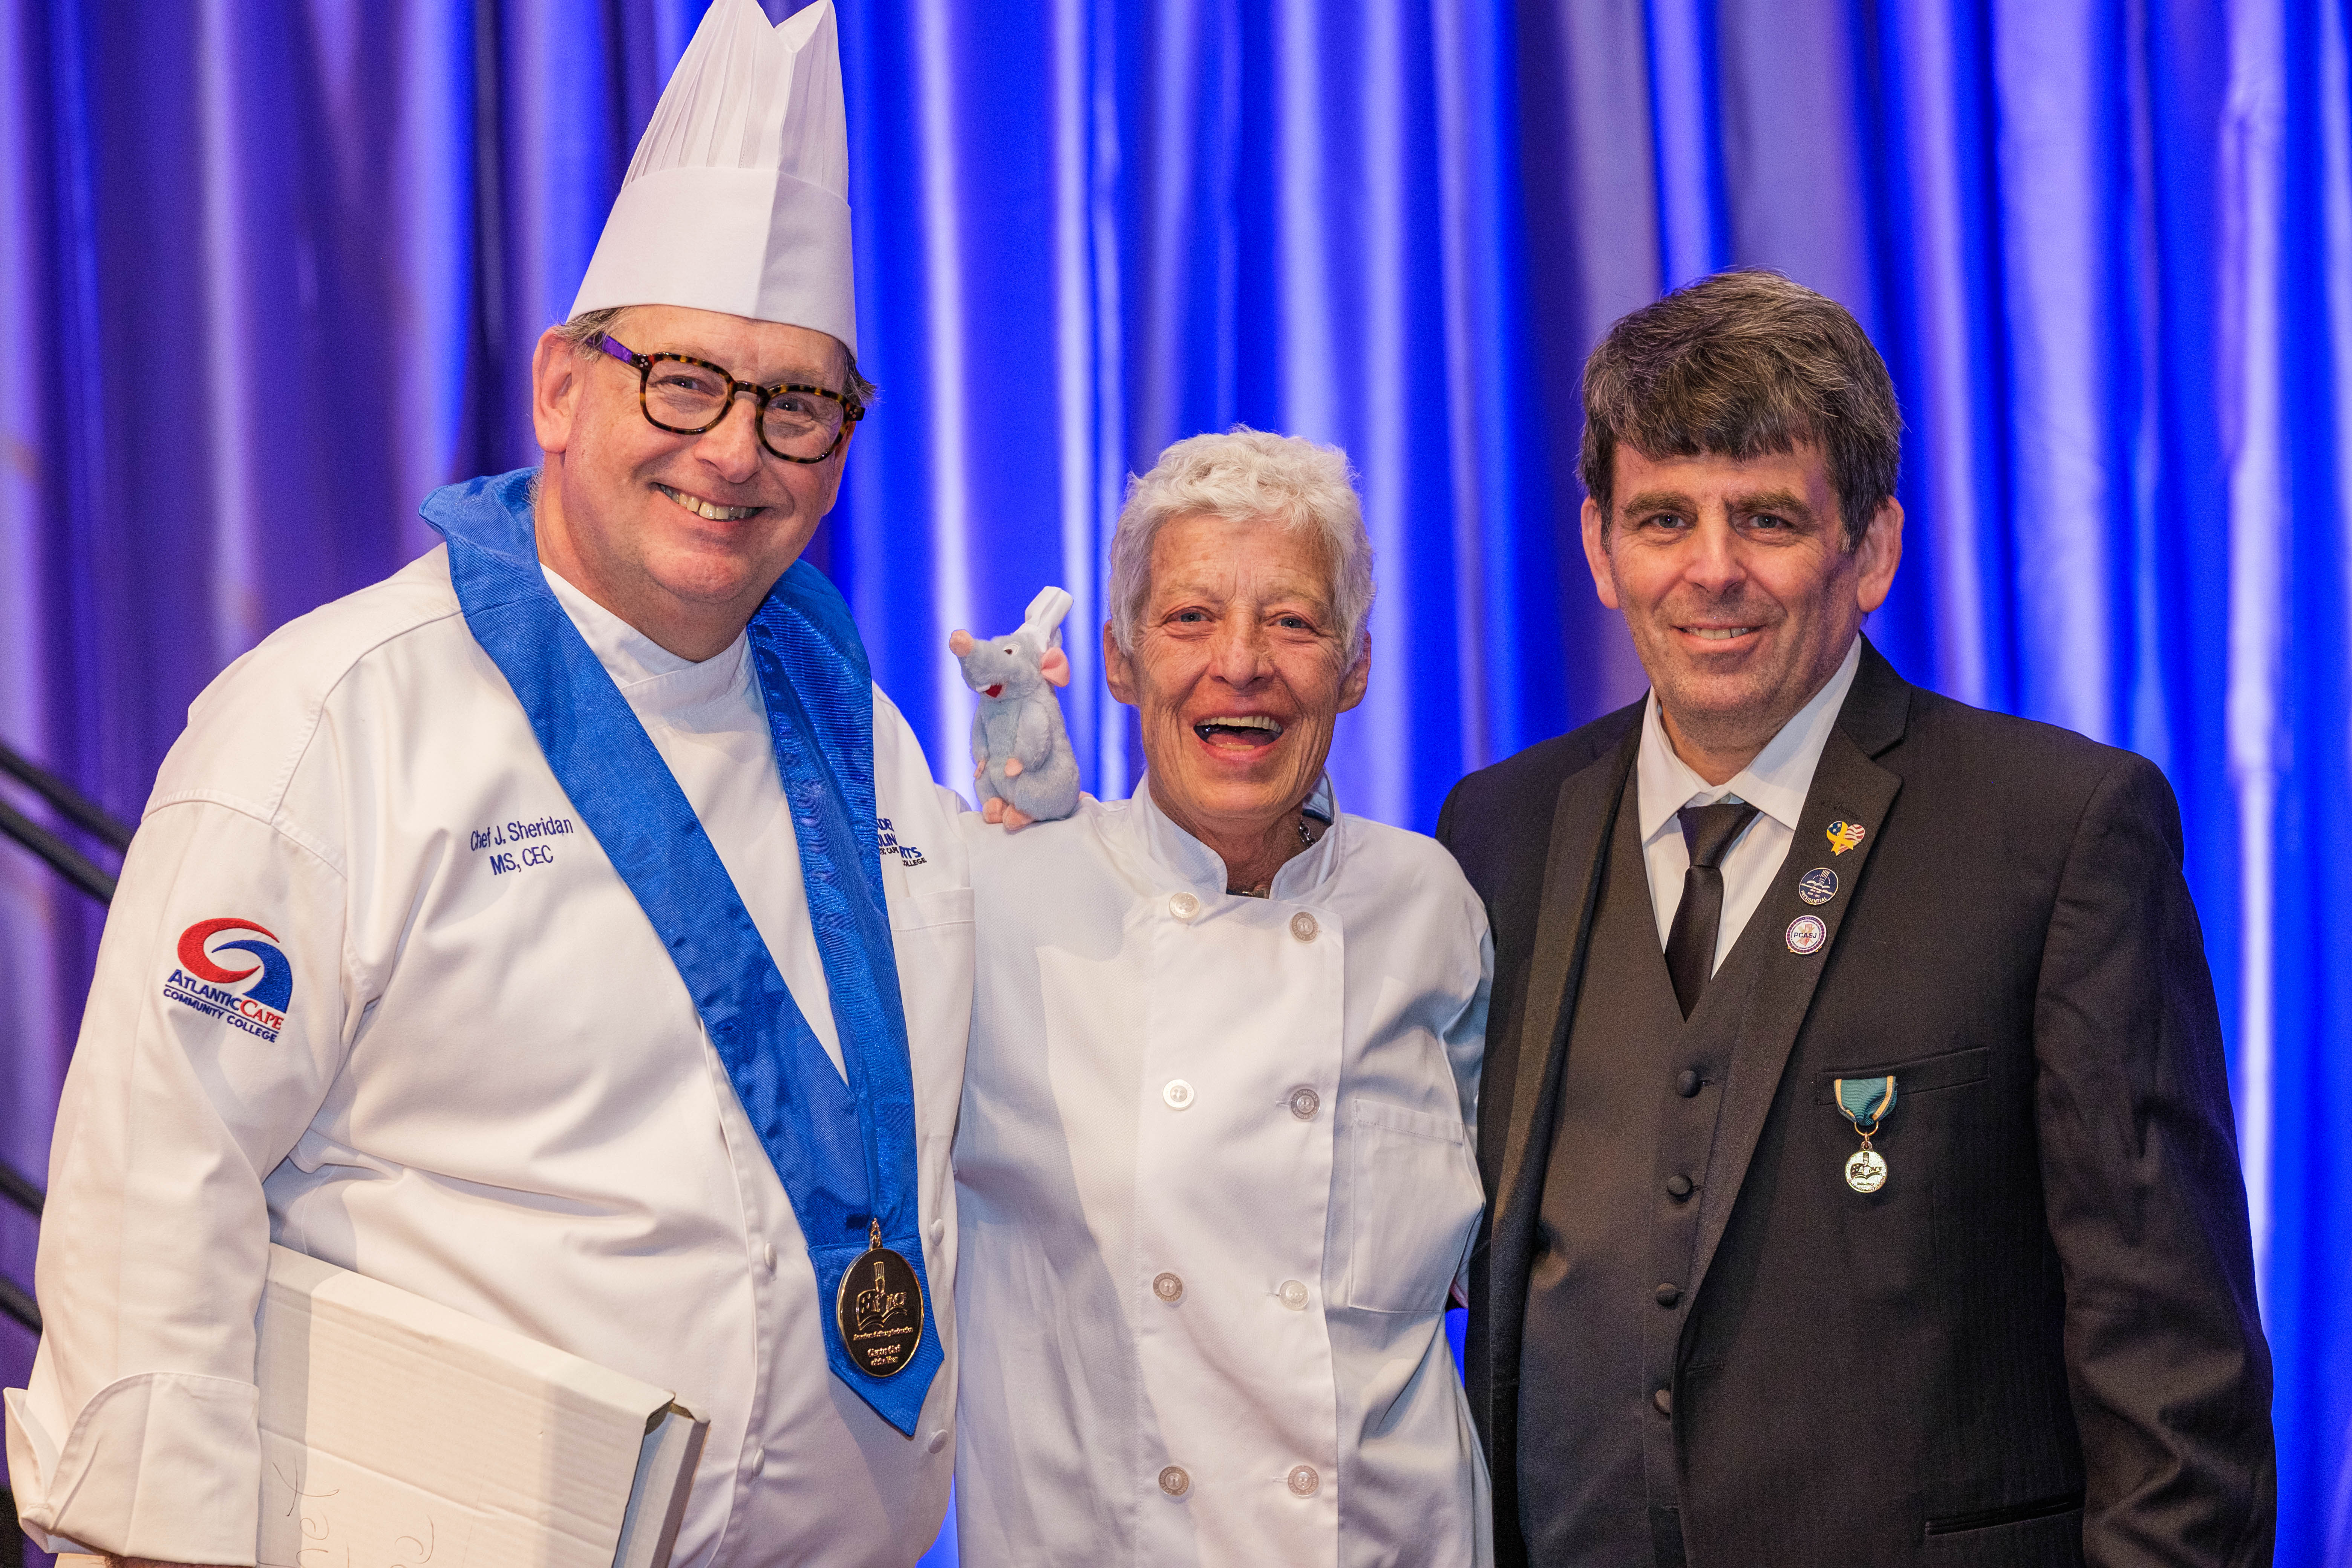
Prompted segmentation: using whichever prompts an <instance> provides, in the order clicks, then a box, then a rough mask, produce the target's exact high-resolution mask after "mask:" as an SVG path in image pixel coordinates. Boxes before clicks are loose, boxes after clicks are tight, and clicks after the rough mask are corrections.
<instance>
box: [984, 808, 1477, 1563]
mask: <svg viewBox="0 0 2352 1568" xmlns="http://www.w3.org/2000/svg"><path fill="white" fill-rule="evenodd" d="M1334 815H1335V817H1336V820H1335V821H1334V822H1333V824H1332V826H1331V827H1330V828H1329V830H1328V832H1327V833H1326V834H1325V835H1324V837H1322V839H1321V840H1320V842H1318V844H1317V845H1316V846H1315V847H1313V848H1311V849H1307V850H1304V851H1302V852H1301V853H1300V854H1298V855H1297V856H1296V857H1295V858H1292V859H1291V860H1290V861H1289V862H1288V863H1287V864H1286V865H1285V866H1284V867H1283V868H1282V869H1281V870H1280V871H1279V872H1278V873H1277V874H1276V877H1275V879H1274V882H1273V884H1272V887H1271V889H1270V897H1267V898H1264V899H1253V898H1244V897H1239V896H1235V895H1230V894H1228V893H1227V892H1226V891H1225V868H1224V866H1223V862H1222V861H1220V860H1219V859H1218V858H1217V857H1216V855H1215V854H1214V853H1213V852H1212V851H1211V850H1210V849H1209V848H1208V847H1206V846H1204V845H1202V843H1201V842H1200V841H1199V840H1197V839H1195V838H1193V837H1192V836H1191V835H1189V834H1187V833H1185V832H1184V831H1183V830H1182V829H1181V828H1179V827H1178V826H1176V825H1175V824H1174V823H1172V822H1171V821H1170V820H1169V818H1168V816H1166V814H1165V813H1163V812H1162V811H1160V808H1159V806H1158V805H1157V804H1156V803H1155V802H1153V801H1152V799H1151V797H1150V789H1149V787H1148V785H1146V786H1141V787H1139V788H1138V790H1137V792H1136V797H1135V799H1133V800H1131V801H1126V802H1119V803H1116V804H1108V803H1104V802H1100V801H1097V800H1095V799H1093V798H1092V797H1085V798H1082V799H1081V801H1080V803H1079V806H1078V811H1077V814H1076V816H1074V817H1072V818H1070V819H1068V820H1066V821H1062V822H1055V823H1047V824H1044V825H1041V826H1035V827H1031V828H1027V829H1024V831H1022V832H1020V833H1018V834H1014V835H1007V834H1005V833H1004V832H1003V830H1002V829H1000V828H994V827H987V826H981V825H980V824H979V823H978V819H977V818H967V819H965V820H966V823H967V834H968V837H969V838H970V841H971V864H972V885H973V892H974V899H975V903H976V906H977V908H978V910H979V918H978V920H977V921H976V922H975V925H976V929H977V931H979V932H980V948H979V955H978V966H977V973H978V979H977V984H976V987H975V991H974V1014H973V1024H972V1037H971V1057H970V1065H969V1068H968V1071H967V1073H966V1077H965V1084H964V1100H963V1119H962V1122H961V1126H960V1128H959V1130H958V1131H957V1134H956V1180H957V1184H958V1189H959V1194H960V1195H959V1199H958V1213H959V1216H960V1223H961V1226H962V1227H963V1249H962V1258H963V1266H962V1267H963V1272H962V1273H961V1275H960V1276H959V1278H958V1280H957V1298H958V1299H957V1307H958V1314H959V1322H960V1324H961V1350H962V1354H963V1384H962V1393H961V1405H960V1413H959V1420H958V1426H959V1434H960V1436H959V1444H960V1454H959V1459H958V1468H957V1471H956V1512H957V1521H958V1527H959V1529H958V1542H959V1546H960V1549H961V1553H962V1561H963V1562H964V1563H966V1564H967V1565H969V1568H1013V1565H1016V1564H1017V1565H1019V1568H1040V1565H1051V1568H1103V1565H1105V1564H1110V1563H1118V1564H1122V1565H1141V1564H1150V1565H1153V1568H1160V1565H1165V1568H1176V1565H1178V1564H1184V1565H1204V1564H1243V1563H1246V1564H1252V1565H1255V1564H1260V1563H1317V1564H1324V1565H1327V1568H1373V1565H1374V1564H1393V1563H1413V1564H1416V1565H1417V1568H1458V1565H1466V1564H1472V1563H1484V1562H1486V1561H1488V1560H1489V1553H1490V1552H1491V1546H1490V1543H1489V1536H1490V1529H1489V1523H1488V1517H1487V1489H1486V1471H1485V1468H1484V1464H1483V1462H1482V1460H1481V1459H1480V1458H1479V1451H1478V1445H1477V1438H1476V1435H1475V1432H1474V1430H1473V1429H1472V1426H1471V1421H1470V1414H1469V1405H1468V1403H1467V1401H1466V1399H1465V1395H1464V1393H1463V1389H1462V1382H1461V1378H1460V1377H1459V1375H1458V1374H1457V1373H1456V1372H1455V1369H1454V1358H1453V1354H1452V1352H1451V1350H1450V1348H1449V1347H1448V1345H1447V1343H1446V1340H1445V1334H1444V1326H1443V1320H1444V1307H1445V1301H1446V1296H1447V1292H1448V1289H1449V1288H1450V1287H1451V1286H1452V1284H1453V1282H1454V1279H1455V1277H1456V1275H1457V1272H1458V1271H1459V1269H1460V1268H1461V1267H1462V1265H1463V1264H1464V1262H1465V1258H1466V1256H1467V1252H1468V1248H1469V1243H1470V1237H1471V1233H1472V1231H1473V1229H1474V1228H1475V1225H1476V1222H1477V1217H1478V1213H1479V1209H1480V1207H1481V1204H1482V1192H1481V1188H1480V1186H1479V1182H1478V1173H1477V1170H1476V1166H1475V1148H1476V1141H1475V1136H1474V1134H1473V1131H1472V1126H1473V1123H1474V1121H1475V1116H1476V1110H1477V1082H1478V1065H1479V1058H1480V1052H1481V1049H1482V1046H1483V1040H1484V1033H1485V1024H1486V992H1487V985H1488V982H1489V978H1490V975H1491V973H1492V968H1493V960H1492V951H1493V950H1492V947H1491V945H1490V943H1489V942H1488V940H1487V935H1486V918H1485V915H1484V912H1483V911H1482V910H1481V908H1480V905H1479V901H1478V898H1477V895H1476V894H1475V893H1474V892H1473V891H1472V890H1471V889H1470V886H1469V884H1468V883H1467V882H1466V881H1465V879H1464V878H1463V876H1462V873H1461V870H1460V869H1459V868H1457V867H1456V866H1455V865H1454V861H1453V858H1451V857H1450V856H1448V855H1447V854H1446V853H1445V851H1444V849H1442V848H1440V847H1438V846H1437V845H1436V844H1435V843H1434V842H1433V841H1432V840H1430V839H1427V838H1424V837H1421V836H1420V835H1418V834H1412V833H1405V832H1402V831H1400V830H1398V829H1396V828H1393V827H1387V826H1381V825H1380V824H1377V823H1372V822H1367V821H1364V820H1362V819H1361V818H1358V817H1352V816H1346V815H1344V814H1339V813H1335V814H1334Z"/></svg>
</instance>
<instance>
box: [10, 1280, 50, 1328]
mask: <svg viewBox="0 0 2352 1568" xmlns="http://www.w3.org/2000/svg"><path fill="white" fill-rule="evenodd" d="M0 1312H5V1313H6V1314H7V1315H8V1316H9V1317H12V1318H14V1319H16V1321H18V1322H20V1323H22V1324H24V1325H25V1326H26V1328H28V1329H30V1330H32V1331H33V1332H35V1333H39V1332H40V1331H41V1304H40V1303H39V1302H38V1301H36V1300H33V1293H32V1292H31V1291H30V1290H27V1289H25V1288H24V1287H23V1286H21V1285H19V1284H17V1283H16V1281H15V1280H14V1279H9V1278H8V1277H7V1276H6V1275H5V1274H0Z"/></svg>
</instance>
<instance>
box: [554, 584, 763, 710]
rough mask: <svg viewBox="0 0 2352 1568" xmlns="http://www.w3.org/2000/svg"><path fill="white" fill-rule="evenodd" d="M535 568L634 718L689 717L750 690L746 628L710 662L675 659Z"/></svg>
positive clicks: (672, 655) (662, 648) (573, 588)
mask: <svg viewBox="0 0 2352 1568" xmlns="http://www.w3.org/2000/svg"><path fill="white" fill-rule="evenodd" d="M539 569H540V572H541V574H542V575H543V576H545V577H546V579H547V585H548V587H549V588H551V589H552V590H553V591H554V594H555V602H556V603H557V604H559V605H562V606H563V613H564V614H565V615H567V616H571V617H572V625H573V626H577V627H579V628H580V636H581V637H582V639H583V640H584V641H585V642H586V643H587V644H588V650H589V651H590V652H591V653H593V654H594V655H595V656H596V660H597V662H598V663H600V664H602V665H603V666H604V672H605V673H606V674H607V675H610V676H611V677H612V678H613V684H614V685H615V686H617V687H619V688H620V689H621V695H622V696H623V697H625V698H627V699H628V701H629V706H630V707H631V708H634V709H635V710H637V711H638V712H639V713H660V714H673V715H674V714H680V713H689V712H692V711H693V710H696V709H698V708H707V707H709V705H710V704H712V703H714V702H720V701H725V700H730V699H734V698H736V697H738V696H740V694H741V693H742V692H743V691H744V690H745V689H746V688H748V687H750V686H751V630H750V628H749V627H746V628H745V629H744V630H742V631H740V632H738V633H736V634H735V640H734V641H733V642H731V643H730V644H728V645H727V647H726V648H725V650H724V651H722V652H720V653H718V654H715V655H713V656H712V657H710V658H706V659H703V660H701V661H699V662H697V661H696V660H693V659H690V658H679V657H678V656H677V655H676V654H674V653H672V652H670V651H669V649H667V648H666V647H662V645H661V644H659V643H657V642H656V641H654V639H653V638H651V637H647V636H646V634H645V633H643V632H641V631H639V630H637V628H636V627H635V626H631V625H629V623H628V622H626V621H625V620H623V619H622V618H621V617H620V616H616V615H614V613H613V612H612V611H610V610H608V609H606V608H605V607H604V605H600V604H598V603H597V602H596V601H595V600H593V599H592V598H590V597H589V596H588V595H585V594H583V593H582V592H581V591H580V590H579V589H578V588H576V587H574V586H572V584H570V583H569V582H566V581H565V580H564V578H563V576H562V574H560V573H558V572H557V571H556V570H555V568H553V567H552V566H550V565H548V564H546V563H544V562H542V563H541V564H540V568H539Z"/></svg>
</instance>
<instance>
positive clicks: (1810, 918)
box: [1789, 915, 1830, 952]
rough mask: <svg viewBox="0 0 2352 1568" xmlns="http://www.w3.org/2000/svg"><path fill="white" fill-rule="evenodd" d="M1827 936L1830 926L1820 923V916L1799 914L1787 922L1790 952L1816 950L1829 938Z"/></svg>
mask: <svg viewBox="0 0 2352 1568" xmlns="http://www.w3.org/2000/svg"><path fill="white" fill-rule="evenodd" d="M1829 936H1830V928H1829V927H1827V926H1825V925H1823V924H1822V917H1821V916H1819V915H1799V916H1798V917H1797V918H1796V919H1795V920H1792V921H1790V922H1789V951H1790V952H1817V951H1819V950H1820V948H1821V945H1822V943H1823V942H1827V941H1828V940H1829Z"/></svg>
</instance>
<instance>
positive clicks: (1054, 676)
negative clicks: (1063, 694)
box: [1037, 648, 1070, 686]
mask: <svg viewBox="0 0 2352 1568" xmlns="http://www.w3.org/2000/svg"><path fill="white" fill-rule="evenodd" d="M1037 673H1038V674H1040V675H1042V676H1044V677H1045V679H1048V680H1050V681H1052V682H1053V683H1054V684H1055V685H1056V686H1067V685H1068V684H1069V683H1070V656H1069V655H1068V654H1066V653H1064V652H1063V651H1062V650H1061V649H1060V648H1048V649H1047V650H1046V652H1045V658H1041V659H1039V660H1038V661H1037Z"/></svg>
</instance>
